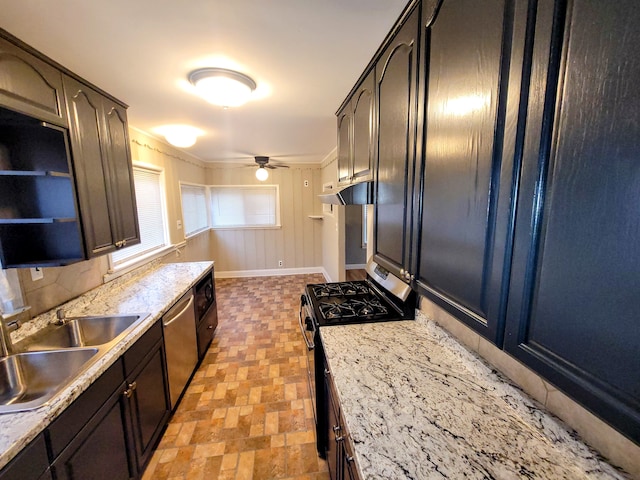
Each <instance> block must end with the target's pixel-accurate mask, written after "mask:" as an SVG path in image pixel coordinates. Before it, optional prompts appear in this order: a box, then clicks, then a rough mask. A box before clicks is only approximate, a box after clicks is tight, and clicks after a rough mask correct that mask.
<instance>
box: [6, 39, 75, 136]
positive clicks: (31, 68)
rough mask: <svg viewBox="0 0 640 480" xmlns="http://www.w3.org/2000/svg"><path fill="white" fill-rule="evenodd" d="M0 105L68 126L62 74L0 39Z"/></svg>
mask: <svg viewBox="0 0 640 480" xmlns="http://www.w3.org/2000/svg"><path fill="white" fill-rule="evenodd" d="M0 104H2V105H3V106H6V107H7V108H9V109H11V110H15V111H18V112H21V113H24V114H26V115H31V116H34V117H36V118H39V119H40V120H45V121H47V122H52V123H55V124H57V125H62V126H67V112H66V111H65V108H64V94H63V91H62V74H61V73H60V71H59V70H57V69H56V68H54V67H52V66H51V65H49V64H47V63H45V62H44V61H42V60H40V59H39V58H36V57H35V56H34V55H31V54H30V53H27V52H26V51H24V50H23V49H22V48H19V47H17V46H16V45H13V44H12V43H10V42H8V41H7V40H4V39H2V38H0Z"/></svg>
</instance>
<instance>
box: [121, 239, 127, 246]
mask: <svg viewBox="0 0 640 480" xmlns="http://www.w3.org/2000/svg"><path fill="white" fill-rule="evenodd" d="M121 243H122V246H123V247H126V246H127V240H126V239H125V240H122V242H121Z"/></svg>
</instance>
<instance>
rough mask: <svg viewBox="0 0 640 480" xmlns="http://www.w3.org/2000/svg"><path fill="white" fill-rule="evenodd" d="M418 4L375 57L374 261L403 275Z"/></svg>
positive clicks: (406, 259) (411, 163)
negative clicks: (376, 118)
mask: <svg viewBox="0 0 640 480" xmlns="http://www.w3.org/2000/svg"><path fill="white" fill-rule="evenodd" d="M419 18H420V8H419V5H417V6H416V7H414V9H413V10H412V12H411V13H410V14H409V16H408V17H407V18H406V19H405V21H404V23H403V24H402V26H401V28H400V30H399V31H398V32H397V34H396V35H395V36H394V37H393V39H392V40H391V42H390V44H389V45H388V46H387V47H386V49H385V51H384V53H383V54H382V56H381V57H380V59H379V60H378V61H377V63H376V66H375V72H376V92H377V104H378V111H377V117H378V166H377V180H378V181H377V183H376V204H375V215H374V255H375V260H376V261H377V262H378V263H379V264H380V265H382V266H383V267H385V268H387V269H388V270H390V271H392V272H394V273H395V274H396V275H400V273H399V272H400V270H406V269H408V268H409V258H410V251H411V245H410V243H411V218H412V214H413V207H412V201H411V195H412V189H413V176H414V162H415V128H416V86H417V76H418V75H417V67H418V21H419Z"/></svg>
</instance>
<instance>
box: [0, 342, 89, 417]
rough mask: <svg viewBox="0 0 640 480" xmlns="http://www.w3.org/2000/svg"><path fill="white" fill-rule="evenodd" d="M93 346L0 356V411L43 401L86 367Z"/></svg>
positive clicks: (12, 409)
mask: <svg viewBox="0 0 640 480" xmlns="http://www.w3.org/2000/svg"><path fill="white" fill-rule="evenodd" d="M97 353H98V349H97V348H75V349H70V350H55V351H45V352H30V353H17V354H14V355H9V356H7V357H2V358H0V413H4V412H16V411H21V410H31V409H33V408H37V407H40V406H42V405H44V404H46V403H47V402H48V401H49V400H50V399H51V398H52V397H53V396H54V395H56V394H57V393H58V392H60V391H62V390H63V389H64V388H65V387H66V386H67V385H69V384H70V383H71V382H72V381H73V380H74V379H75V378H76V377H77V376H78V375H79V374H80V373H81V372H82V371H83V369H84V368H85V367H87V366H88V365H89V363H90V361H91V360H92V359H93V358H94V357H95V356H96V355H97Z"/></svg>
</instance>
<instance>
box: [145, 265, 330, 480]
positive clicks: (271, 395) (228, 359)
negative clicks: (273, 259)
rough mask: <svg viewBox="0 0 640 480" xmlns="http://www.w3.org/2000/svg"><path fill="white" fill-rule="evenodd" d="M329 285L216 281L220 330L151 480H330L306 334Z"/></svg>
mask: <svg viewBox="0 0 640 480" xmlns="http://www.w3.org/2000/svg"><path fill="white" fill-rule="evenodd" d="M324 281H325V280H324V277H323V276H322V275H319V274H314V275H290V276H282V277H254V278H236V279H216V293H217V302H218V320H219V324H218V328H217V330H216V335H215V338H214V340H213V342H212V344H211V346H210V347H209V350H208V352H207V354H206V356H205V358H204V360H203V362H202V364H201V365H200V367H199V368H198V370H197V372H196V373H195V375H194V377H193V380H192V381H191V384H190V385H189V386H188V387H187V390H186V392H185V394H184V397H183V399H182V401H181V402H180V404H179V405H178V408H177V410H176V412H175V414H174V416H173V417H172V419H171V421H170V423H169V425H168V427H167V429H166V431H165V433H164V436H163V437H162V439H161V441H160V444H159V446H158V449H157V451H156V452H155V453H154V455H153V457H152V459H151V461H150V463H149V466H148V467H147V469H146V471H145V473H144V477H143V480H151V479H185V480H186V479H189V480H192V479H193V480H196V479H296V480H326V479H328V478H329V476H328V473H327V466H326V462H324V461H323V460H321V459H320V458H319V457H318V455H317V453H316V447H315V431H314V420H313V412H312V410H311V408H312V407H311V402H310V398H309V392H308V388H307V383H306V374H305V372H306V351H305V348H304V342H303V340H302V335H301V333H300V330H299V327H298V310H299V305H300V295H301V293H302V292H303V290H304V286H305V285H306V284H307V283H322V282H324Z"/></svg>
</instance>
